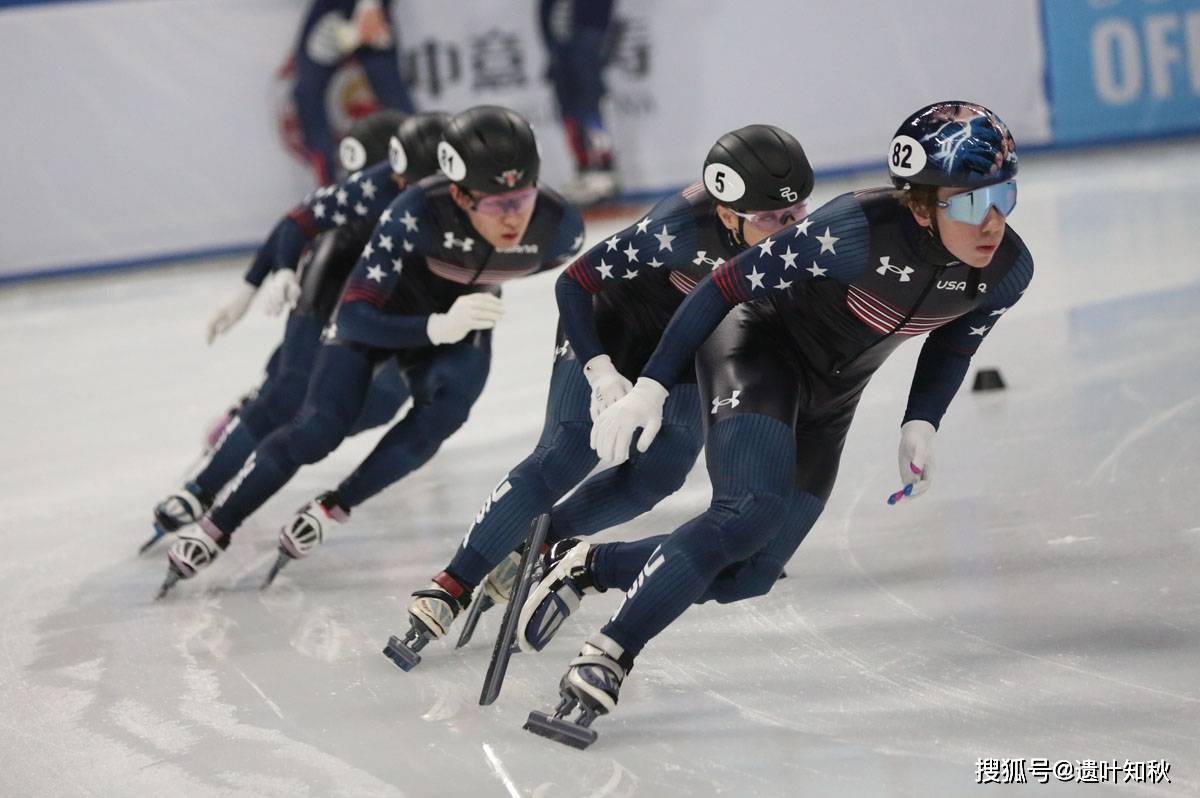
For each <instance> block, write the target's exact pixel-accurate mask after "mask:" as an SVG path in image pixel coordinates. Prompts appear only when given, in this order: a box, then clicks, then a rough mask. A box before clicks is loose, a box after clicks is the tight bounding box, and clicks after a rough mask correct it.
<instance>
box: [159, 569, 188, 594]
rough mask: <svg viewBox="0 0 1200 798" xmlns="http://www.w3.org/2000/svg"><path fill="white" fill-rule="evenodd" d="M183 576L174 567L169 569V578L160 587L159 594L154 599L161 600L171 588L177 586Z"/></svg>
mask: <svg viewBox="0 0 1200 798" xmlns="http://www.w3.org/2000/svg"><path fill="white" fill-rule="evenodd" d="M182 578H183V577H182V576H180V575H179V574H178V573H177V572H176V571H175V570H174V569H170V570H168V571H167V578H166V579H165V580H164V581H163V583H162V587H160V588H159V589H158V595H157V596H155V597H154V600H155V601H159V600H161V599H162V598H163V597H165V596H166V595H167V593H168V592H170V590H171V588H173V587H175V583H176V582H178V581H179V580H180V579H182Z"/></svg>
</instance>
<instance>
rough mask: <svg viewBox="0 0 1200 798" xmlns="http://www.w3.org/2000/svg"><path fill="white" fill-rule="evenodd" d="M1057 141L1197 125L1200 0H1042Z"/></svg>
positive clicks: (1162, 131) (1187, 128)
mask: <svg viewBox="0 0 1200 798" xmlns="http://www.w3.org/2000/svg"><path fill="white" fill-rule="evenodd" d="M1042 16H1043V23H1044V29H1045V37H1046V70H1047V75H1046V78H1047V91H1048V93H1049V99H1050V113H1051V123H1052V127H1053V130H1054V142H1055V143H1056V144H1058V143H1062V144H1070V143H1082V142H1089V141H1102V140H1107V139H1126V138H1136V137H1142V136H1147V135H1156V134H1166V133H1179V132H1186V131H1200V0H1044V2H1043V4H1042Z"/></svg>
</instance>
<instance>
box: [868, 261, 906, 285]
mask: <svg viewBox="0 0 1200 798" xmlns="http://www.w3.org/2000/svg"><path fill="white" fill-rule="evenodd" d="M891 260H892V256H891V255H884V256H883V257H882V258H880V259H879V262H880V263H882V264H883V265H882V266H880V267H879V268H878V269H876V270H875V273H876V274H884V275H886V274H887V273H888V272H894V273H896V274H898V275H900V282H902V283H907V282H911V281H912V278H911V277H909V275H910V274H912V273H913V271H914V269H913V267H912V266H893V265H892V264H891Z"/></svg>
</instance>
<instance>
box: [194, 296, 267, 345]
mask: <svg viewBox="0 0 1200 798" xmlns="http://www.w3.org/2000/svg"><path fill="white" fill-rule="evenodd" d="M257 290H258V289H257V288H256V287H255V286H253V285H250V283H242V284H241V285H240V286H238V290H237V291H236V292H235V293H234V294H233V296H231V297H229V299H227V300H226V301H225V304H223V305H221V307H219V308H217V312H216V313H214V314H213V315H212V318H211V319H209V320H208V332H207V334H206V335H205V340H207V341H208V343H210V344H211V343H212V342H213V341H214V340H215V339H216V337H217V336H218V335H221V334H222V333H224V332H226V331H227V330H229V329H230V328H231V327H233V325H235V324H237V323H238V321H239V320H240V319H241V318H242V316H245V315H246V310H247V309H248V308H249V307H250V302H251V301H253V299H254V292H255V291H257Z"/></svg>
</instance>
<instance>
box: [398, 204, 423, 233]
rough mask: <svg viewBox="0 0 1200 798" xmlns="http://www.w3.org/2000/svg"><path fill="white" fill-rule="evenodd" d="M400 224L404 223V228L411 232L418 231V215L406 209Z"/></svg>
mask: <svg viewBox="0 0 1200 798" xmlns="http://www.w3.org/2000/svg"><path fill="white" fill-rule="evenodd" d="M400 224H402V225H404V229H405V230H406V231H408V232H410V233H415V232H417V228H418V226H419V225H418V223H417V217H415V216H413V215H412V214H411V213H409V212H408V210H407V209H405V211H404V215H403V216H401V217H400Z"/></svg>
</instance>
